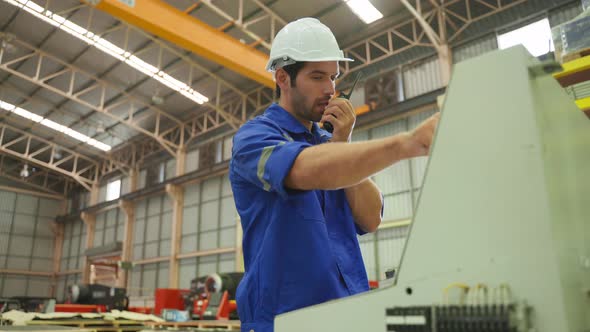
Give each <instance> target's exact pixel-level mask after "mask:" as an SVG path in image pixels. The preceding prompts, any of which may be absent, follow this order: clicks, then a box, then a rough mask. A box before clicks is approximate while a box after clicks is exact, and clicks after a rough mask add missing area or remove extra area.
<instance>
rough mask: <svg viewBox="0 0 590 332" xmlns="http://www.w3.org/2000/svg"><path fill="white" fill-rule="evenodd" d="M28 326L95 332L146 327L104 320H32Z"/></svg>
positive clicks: (135, 331) (129, 331)
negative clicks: (67, 327) (75, 328)
mask: <svg viewBox="0 0 590 332" xmlns="http://www.w3.org/2000/svg"><path fill="white" fill-rule="evenodd" d="M27 325H35V326H37V325H46V326H47V325H51V326H56V325H58V326H73V327H78V328H81V329H82V328H83V329H88V330H92V331H94V332H138V331H141V330H142V329H143V328H144V326H143V324H142V323H141V322H137V321H133V320H103V319H51V320H32V321H28V322H27Z"/></svg>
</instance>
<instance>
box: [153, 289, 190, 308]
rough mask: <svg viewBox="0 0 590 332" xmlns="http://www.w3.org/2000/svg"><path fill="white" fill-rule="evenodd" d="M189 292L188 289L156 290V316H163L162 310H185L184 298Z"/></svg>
mask: <svg viewBox="0 0 590 332" xmlns="http://www.w3.org/2000/svg"><path fill="white" fill-rule="evenodd" d="M189 292H190V291H189V290H188V289H172V288H158V289H156V297H155V307H154V314H156V315H161V314H162V309H178V310H184V309H185V308H184V296H185V295H187V294H188V293H189Z"/></svg>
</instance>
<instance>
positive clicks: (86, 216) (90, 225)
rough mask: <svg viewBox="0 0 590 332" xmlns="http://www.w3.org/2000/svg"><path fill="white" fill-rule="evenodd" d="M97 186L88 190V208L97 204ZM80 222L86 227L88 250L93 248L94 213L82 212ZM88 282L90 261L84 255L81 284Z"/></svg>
mask: <svg viewBox="0 0 590 332" xmlns="http://www.w3.org/2000/svg"><path fill="white" fill-rule="evenodd" d="M98 193H99V189H98V184H94V185H93V186H92V190H90V202H89V206H93V205H96V204H97V203H98ZM80 218H82V221H83V222H84V224H85V225H86V247H85V249H90V248H92V247H93V246H94V234H95V231H96V213H87V212H82V214H81V215H80ZM89 282H90V260H89V259H88V256H86V255H84V266H83V268H82V283H83V284H88V283H89Z"/></svg>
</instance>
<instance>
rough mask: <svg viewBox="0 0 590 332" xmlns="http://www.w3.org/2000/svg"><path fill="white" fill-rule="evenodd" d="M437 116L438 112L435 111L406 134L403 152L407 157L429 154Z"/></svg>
mask: <svg viewBox="0 0 590 332" xmlns="http://www.w3.org/2000/svg"><path fill="white" fill-rule="evenodd" d="M439 118H440V112H437V113H436V114H434V115H433V116H431V117H430V118H428V119H426V120H424V122H422V123H421V124H420V125H419V126H418V127H416V128H415V129H414V130H412V131H411V132H409V133H407V134H406V138H407V141H406V144H405V149H406V151H405V152H406V153H405V154H406V155H407V157H408V158H414V157H420V156H427V155H428V154H429V152H430V146H431V145H432V139H433V136H434V132H435V130H436V126H437V125H438V119H439Z"/></svg>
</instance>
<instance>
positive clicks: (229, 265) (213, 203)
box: [179, 175, 237, 287]
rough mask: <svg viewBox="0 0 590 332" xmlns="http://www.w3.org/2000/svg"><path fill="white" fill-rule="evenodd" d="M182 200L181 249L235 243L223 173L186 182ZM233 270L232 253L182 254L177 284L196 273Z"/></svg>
mask: <svg viewBox="0 0 590 332" xmlns="http://www.w3.org/2000/svg"><path fill="white" fill-rule="evenodd" d="M184 201H185V204H184V211H183V215H184V218H183V229H182V240H181V253H183V254H187V253H194V252H196V251H203V250H211V249H217V248H233V247H235V244H236V222H237V212H236V209H235V206H234V201H233V196H232V191H231V186H230V183H229V178H228V177H227V175H224V176H221V177H215V178H211V179H208V180H206V181H204V182H203V183H200V184H194V185H189V186H187V187H186V189H185V198H184ZM234 270H235V255H234V254H233V253H229V254H227V253H226V254H215V255H209V256H204V257H198V258H197V257H193V258H185V259H183V260H181V261H180V280H179V285H180V287H189V286H190V280H191V279H194V278H196V277H198V276H203V275H207V274H209V273H213V272H232V271H234Z"/></svg>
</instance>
